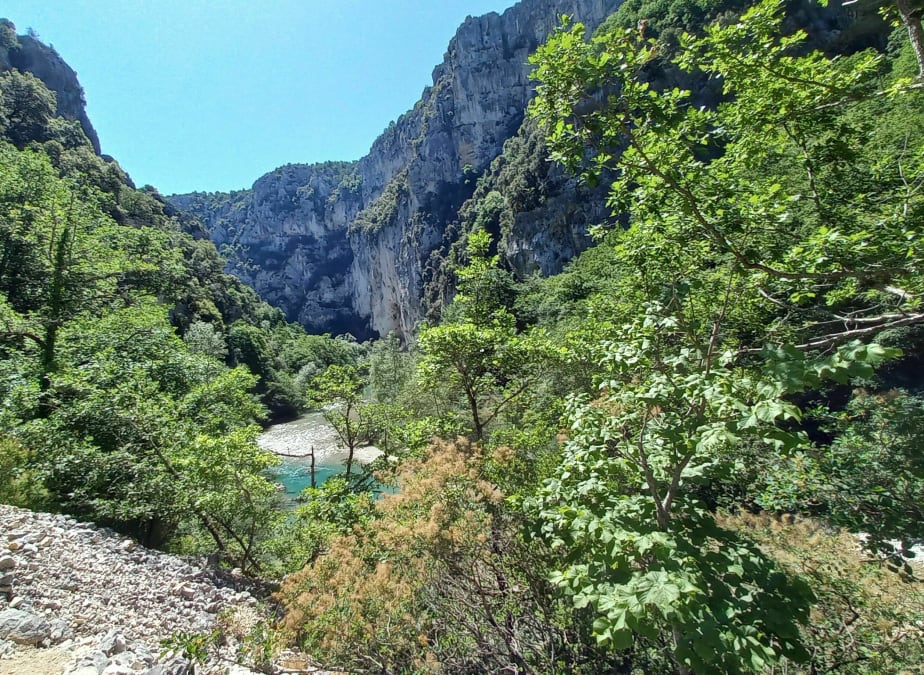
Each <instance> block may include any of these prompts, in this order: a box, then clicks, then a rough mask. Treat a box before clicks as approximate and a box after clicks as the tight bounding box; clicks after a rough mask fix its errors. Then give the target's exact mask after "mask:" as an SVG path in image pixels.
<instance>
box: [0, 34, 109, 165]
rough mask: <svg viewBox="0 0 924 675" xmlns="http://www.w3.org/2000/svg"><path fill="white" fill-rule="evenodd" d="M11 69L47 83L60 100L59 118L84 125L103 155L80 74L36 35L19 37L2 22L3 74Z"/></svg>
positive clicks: (0, 67) (0, 53) (0, 64)
mask: <svg viewBox="0 0 924 675" xmlns="http://www.w3.org/2000/svg"><path fill="white" fill-rule="evenodd" d="M11 68H16V69H17V70H19V71H21V72H24V73H25V72H28V73H32V74H33V75H35V76H36V77H37V78H38V79H40V80H41V81H42V82H44V83H45V86H46V87H48V88H49V89H50V90H51V91H53V92H54V93H55V96H56V98H57V104H58V109H57V115H58V116H59V117H63V118H64V119H67V120H71V121H74V120H76V121H78V122H80V126H81V128H83V132H84V133H85V134H86V135H87V138H89V139H90V142H91V143H92V144H93V149H94V150H95V151H96V154H99V152H100V146H99V137H98V136H97V135H96V130H95V129H94V128H93V125H92V124H90V118H89V117H87V111H86V101H85V99H84V97H83V88H82V87H81V86H80V83H79V82H78V81H77V73H75V72H74V69H73V68H71V67H70V66H69V65H67V63H65V62H64V59H62V58H61V55H60V54H58V52H56V51H55V50H54V48H53V47H49V46H47V45H44V44H42V43H41V42H40V41H39V40H38V39H37V38H35V37H33V36H32V35H19V36H17V35H16V26H14V25H13V24H12V23H11V22H10V21H8V20H6V19H0V72H2V71H4V70H10V69H11Z"/></svg>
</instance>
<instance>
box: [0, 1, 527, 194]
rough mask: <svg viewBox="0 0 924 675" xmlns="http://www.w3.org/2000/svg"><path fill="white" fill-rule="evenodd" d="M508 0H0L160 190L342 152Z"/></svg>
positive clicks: (122, 157) (123, 153)
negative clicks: (466, 28) (59, 61)
mask: <svg viewBox="0 0 924 675" xmlns="http://www.w3.org/2000/svg"><path fill="white" fill-rule="evenodd" d="M514 2H515V0H335V1H330V0H326V1H323V2H322V1H321V0H4V2H3V5H2V6H0V16H4V17H6V18H8V19H10V20H11V21H13V23H15V24H16V28H17V30H18V32H19V33H24V32H26V29H27V28H30V27H31V28H32V29H34V30H35V31H36V32H37V33H38V34H39V37H40V38H41V39H42V41H43V42H45V43H46V44H52V45H54V47H55V48H56V49H57V50H58V52H59V53H60V54H61V56H63V57H64V59H65V60H66V61H67V62H68V64H70V66H71V67H72V68H74V70H76V71H77V74H78V77H79V78H80V83H81V84H82V85H83V88H84V92H85V95H86V99H87V110H88V113H89V115H90V119H91V121H92V122H93V125H94V126H95V127H96V130H97V133H99V137H100V142H101V145H102V149H103V152H104V153H106V154H110V155H112V156H114V157H115V158H116V159H117V160H118V161H119V163H120V164H121V165H122V167H123V168H124V169H125V170H127V171H128V172H129V174H131V176H132V178H133V179H134V181H135V182H136V183H137V184H138V185H139V186H141V185H144V184H147V183H149V184H151V185H154V186H156V187H157V188H158V189H160V191H161V192H162V193H164V194H170V193H174V192H189V191H192V190H231V189H239V188H244V187H250V185H251V184H252V183H253V181H254V180H256V179H257V178H258V177H259V176H260V175H262V174H263V173H265V172H267V171H270V170H271V169H274V168H275V167H277V166H280V165H282V164H285V163H287V162H319V161H324V160H351V159H359V158H360V157H361V156H363V155H364V154H365V153H366V152H367V151H368V149H369V146H370V145H371V144H372V141H373V140H374V139H375V137H376V136H378V135H379V133H381V131H382V130H383V129H384V128H385V127H386V126H388V123H389V122H390V121H391V120H394V119H396V118H397V117H398V116H399V115H401V114H402V113H403V112H405V111H407V110H409V109H410V108H411V107H412V106H413V105H414V103H415V102H416V101H417V99H418V98H419V97H420V93H421V91H422V90H423V88H424V86H426V85H429V84H430V83H431V79H430V74H431V72H432V70H433V67H434V66H436V65H437V64H438V63H440V62H441V61H442V59H443V53H444V51H445V49H446V46H447V45H448V43H449V40H450V38H451V37H452V36H453V35H454V34H455V31H456V28H457V27H458V26H459V24H461V23H462V21H464V20H465V17H466V16H468V15H472V16H478V15H481V14H485V13H487V12H489V11H497V12H502V11H503V10H504V9H506V8H507V7H509V6H511V5H513V4H514Z"/></svg>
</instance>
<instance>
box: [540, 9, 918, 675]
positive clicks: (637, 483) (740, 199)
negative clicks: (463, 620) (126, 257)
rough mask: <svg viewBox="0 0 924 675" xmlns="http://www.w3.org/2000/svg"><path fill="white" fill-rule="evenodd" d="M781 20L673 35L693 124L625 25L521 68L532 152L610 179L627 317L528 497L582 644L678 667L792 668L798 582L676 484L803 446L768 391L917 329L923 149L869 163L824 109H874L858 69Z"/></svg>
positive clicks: (880, 351)
mask: <svg viewBox="0 0 924 675" xmlns="http://www.w3.org/2000/svg"><path fill="white" fill-rule="evenodd" d="M780 21H781V19H780V16H779V12H778V8H776V6H775V4H774V3H772V2H764V3H759V4H757V5H756V6H755V7H754V8H753V9H751V10H749V11H748V12H747V13H745V15H744V16H743V17H742V18H741V20H740V21H738V22H736V23H729V24H723V25H716V26H712V27H710V28H708V29H707V31H706V34H705V36H703V37H693V36H689V35H686V36H684V37H683V38H682V39H681V44H682V46H683V50H682V52H681V54H680V56H678V57H677V58H676V59H675V61H676V64H677V65H678V66H679V67H681V68H684V69H687V70H694V69H700V70H702V71H703V72H705V73H706V74H708V75H711V76H713V77H716V78H719V79H720V80H721V82H722V83H723V86H724V93H725V94H726V96H727V101H726V102H725V103H723V104H722V105H721V106H719V108H718V109H716V110H708V109H704V108H696V107H693V106H692V105H690V100H689V99H690V95H689V92H684V91H680V90H677V89H674V90H666V91H658V90H655V89H654V88H653V87H652V85H651V83H650V82H651V79H652V78H651V77H650V71H649V68H650V67H651V63H652V61H653V59H654V58H655V57H657V56H658V54H659V46H658V45H657V44H656V43H655V42H654V41H651V40H647V39H645V37H644V35H643V33H644V31H638V30H635V29H633V30H628V31H626V30H622V29H616V28H612V29H610V30H608V31H604V32H603V33H602V34H600V35H598V36H597V37H595V38H594V39H593V41H592V42H590V43H587V42H585V40H584V38H583V27H581V26H579V25H578V26H573V27H570V28H568V27H566V28H565V29H564V30H562V31H561V32H559V33H558V34H557V35H556V36H555V37H553V38H552V39H551V40H550V41H549V42H548V43H547V44H546V45H545V46H544V47H542V48H541V49H540V50H539V52H538V53H537V57H536V59H535V62H536V64H537V69H536V74H537V77H538V78H539V79H540V80H541V82H542V84H541V85H540V87H539V96H538V98H537V99H536V101H535V104H534V105H533V108H532V113H533V115H535V116H536V117H537V118H538V119H539V121H540V123H542V124H543V125H544V127H545V128H546V130H547V132H548V134H549V143H550V148H551V149H552V152H553V156H555V157H556V158H557V159H560V160H563V161H565V162H566V163H568V164H569V165H570V166H571V167H572V168H575V169H576V168H578V167H580V166H581V164H582V162H585V161H586V159H587V158H588V157H589V158H590V161H589V173H591V174H596V173H598V172H599V171H600V170H602V169H604V168H606V169H611V170H613V171H614V172H615V175H617V176H619V178H618V180H617V181H616V182H615V183H614V185H613V188H612V191H611V195H610V203H611V206H612V207H613V209H614V212H615V213H620V212H625V213H628V214H630V227H629V229H628V230H627V231H626V232H625V233H620V234H619V235H618V241H619V244H618V247H617V250H616V251H617V257H618V258H619V259H620V260H621V265H622V266H623V267H624V269H625V270H626V272H627V279H626V282H625V284H626V286H627V287H632V286H634V287H635V290H633V291H632V292H633V293H638V294H640V295H641V300H642V303H641V308H640V309H641V311H639V310H636V311H635V312H632V311H631V309H630V308H627V307H623V308H622V310H621V311H623V312H625V313H624V314H623V315H622V316H620V317H618V323H617V324H616V325H619V323H621V324H622V327H621V328H618V329H617V330H616V331H615V334H614V335H613V337H612V339H609V340H607V341H606V342H604V343H603V344H602V354H601V364H602V366H603V368H602V371H601V373H600V375H599V379H600V389H599V393H598V395H597V396H596V397H594V398H590V397H586V398H581V397H578V398H575V399H574V400H572V402H571V404H570V406H569V415H568V417H569V420H570V430H569V440H568V442H567V443H566V444H565V447H564V449H563V450H564V454H563V461H562V466H561V468H560V470H559V472H558V475H557V477H555V478H553V479H551V480H549V481H548V482H547V484H546V485H545V487H544V488H543V490H542V492H541V494H540V496H539V497H538V499H536V500H534V501H532V502H530V505H531V508H532V509H534V511H533V512H534V513H535V514H536V516H537V518H538V528H539V532H540V533H541V535H542V536H543V537H544V538H545V539H546V540H547V541H548V542H549V543H550V544H551V545H552V546H553V547H554V548H557V549H558V550H561V551H563V552H564V553H565V555H566V559H567V561H568V564H567V565H565V566H564V567H563V568H562V569H560V570H559V571H558V572H557V573H556V574H555V575H554V579H555V581H556V583H558V584H559V585H560V587H561V588H562V589H563V590H565V591H566V592H567V593H569V594H570V595H571V596H572V598H573V601H574V603H575V605H576V606H577V607H586V608H590V609H591V610H592V611H593V612H594V615H595V617H596V621H595V624H594V632H595V634H596V636H597V639H598V640H599V641H601V642H603V643H607V644H611V645H613V646H614V647H615V648H618V649H628V648H634V649H643V648H644V645H646V644H647V645H650V646H653V647H655V648H656V649H664V648H665V647H666V648H667V651H666V653H667V654H669V655H670V664H669V665H667V667H670V668H673V669H676V670H679V671H680V672H688V671H690V670H694V671H696V672H716V671H722V672H737V671H745V670H757V671H759V670H762V669H764V668H766V667H768V666H769V665H770V664H773V663H775V662H779V661H780V660H781V659H783V658H788V659H791V660H800V659H805V658H806V657H807V653H806V651H805V649H804V646H803V645H802V643H801V640H800V633H799V627H798V624H799V623H800V622H805V621H806V620H807V618H808V608H809V605H810V602H811V600H812V594H811V592H810V590H809V589H808V588H807V587H805V585H804V584H802V583H801V582H800V581H798V580H796V579H792V578H790V577H788V576H787V575H786V574H784V573H782V571H781V569H780V568H779V566H778V565H776V564H774V563H773V561H772V560H771V559H770V558H768V557H767V556H766V555H765V554H764V553H762V552H761V551H760V549H758V548H757V547H756V546H754V545H753V544H752V543H749V542H748V541H747V540H746V539H745V538H742V537H741V536H739V535H737V534H735V533H733V532H729V531H728V530H727V529H725V528H722V527H720V526H718V525H717V524H716V522H715V520H714V517H713V515H712V513H711V512H710V511H709V509H708V508H707V505H706V504H704V503H702V502H701V501H700V500H699V499H698V495H699V491H698V488H699V486H701V485H703V484H709V483H710V482H714V481H721V480H724V479H726V478H727V477H728V476H731V475H734V474H735V473H737V472H740V471H742V470H743V469H744V468H745V461H746V457H747V453H749V452H756V453H758V454H763V455H770V456H772V455H773V454H775V453H776V454H779V453H782V454H786V453H790V452H792V451H793V450H795V449H796V448H799V447H807V445H808V444H807V440H806V438H805V437H804V436H803V435H800V434H797V433H794V432H793V431H792V427H793V424H794V422H796V421H798V419H799V417H800V411H799V409H798V408H797V407H796V406H794V405H793V404H792V403H791V402H790V400H789V399H790V397H792V396H793V395H794V394H796V393H798V392H801V391H803V390H804V389H806V388H810V387H817V386H819V384H820V382H821V381H822V380H823V379H825V378H834V379H836V380H837V381H840V382H846V381H848V380H849V378H851V377H857V376H863V377H869V376H870V374H871V373H872V367H873V366H875V365H876V364H877V363H878V362H880V361H881V360H882V359H883V358H885V357H888V356H892V355H894V352H893V351H891V350H887V349H884V348H881V347H879V346H878V345H875V344H872V345H864V344H861V343H859V342H857V341H856V339H857V338H863V337H869V336H874V335H875V334H877V333H878V332H880V331H882V330H885V329H887V328H892V327H895V326H900V325H907V324H911V323H915V322H921V321H924V315H921V314H920V312H919V311H918V310H917V308H916V302H915V301H914V299H913V297H912V296H914V297H917V294H918V293H919V292H920V290H921V287H920V271H919V270H920V266H921V263H922V262H924V261H922V259H921V257H920V253H919V251H920V249H919V246H917V240H918V238H919V235H918V234H917V233H918V232H919V231H920V230H919V225H920V218H921V201H920V195H919V194H918V192H919V190H918V188H917V186H919V185H920V182H921V165H920V163H919V161H918V160H919V158H920V155H919V154H918V153H919V149H920V147H921V141H922V139H921V137H920V136H916V137H911V138H906V139H905V142H906V143H907V144H908V147H909V148H913V150H911V151H910V152H909V155H910V157H906V156H905V155H904V154H901V155H899V156H897V157H893V158H888V157H882V156H879V158H877V160H878V161H876V162H875V163H871V162H870V157H872V156H875V154H876V149H875V148H872V147H871V146H869V145H866V146H864V144H863V141H862V139H863V138H864V136H863V134H862V133H860V127H861V126H862V124H860V123H859V122H858V121H857V120H853V121H852V123H847V118H846V117H845V116H844V115H845V111H847V110H849V109H851V108H852V106H853V105H857V104H856V103H855V102H857V101H861V100H862V99H864V98H865V97H869V96H874V95H875V94H876V93H877V92H876V90H875V88H874V87H875V86H876V84H877V83H876V80H875V79H874V78H873V75H874V73H875V72H876V69H877V68H878V63H877V59H876V57H875V56H874V55H870V54H860V55H857V56H855V57H853V58H852V59H850V60H849V61H832V60H830V59H827V58H825V57H824V56H823V55H821V54H817V53H809V54H805V55H801V56H795V55H793V54H794V53H795V52H796V50H797V47H798V45H799V43H800V41H801V40H802V39H803V38H804V34H802V33H800V32H797V33H795V34H793V35H789V36H785V37H781V31H780ZM885 95H891V96H896V97H901V96H915V95H916V94H915V93H914V92H911V91H906V90H902V89H900V88H894V89H891V90H889V91H888V93H886V94H885ZM857 125H859V126H857ZM867 138H868V136H867ZM855 143H856V144H855ZM874 167H875V168H874ZM848 186H849V187H850V189H847V187H848ZM860 186H862V187H860ZM909 186H910V187H909ZM665 254H668V255H665ZM755 305H756V306H757V307H759V308H760V312H762V313H764V315H765V316H766V317H767V318H768V319H770V320H769V321H766V322H765V323H763V324H760V323H757V322H755V321H754V320H753V319H754V317H755V316H759V315H760V312H758V313H754V312H753V311H752V310H751V309H749V306H755ZM748 316H750V319H746V317H748ZM740 319H745V320H740ZM831 320H834V321H837V322H838V323H841V324H842V326H843V327H842V328H839V329H833V330H827V331H826V330H825V329H826V328H829V327H831V326H833V325H836V324H834V323H829V321H831ZM767 343H777V344H781V343H782V344H783V345H784V346H782V347H773V348H769V347H765V345H766V344H767ZM819 350H826V351H827V353H826V354H824V355H820V354H819V353H818V352H819Z"/></svg>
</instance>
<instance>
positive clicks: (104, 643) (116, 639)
mask: <svg viewBox="0 0 924 675" xmlns="http://www.w3.org/2000/svg"><path fill="white" fill-rule="evenodd" d="M126 646H127V645H126V642H125V637H124V636H122V635H121V634H120V633H119V632H117V631H116V630H115V629H112V630H110V631H109V632H108V633H106V635H105V636H104V637H103V639H102V640H100V641H99V643H98V645H97V648H98V649H99V650H100V651H101V652H103V653H104V654H105V655H106V656H112V655H114V654H121V653H122V652H124V651H125V648H126Z"/></svg>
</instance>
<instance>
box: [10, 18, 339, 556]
mask: <svg viewBox="0 0 924 675" xmlns="http://www.w3.org/2000/svg"><path fill="white" fill-rule="evenodd" d="M0 31H2V44H3V50H4V52H3V54H4V58H3V59H2V61H3V62H4V63H6V64H8V65H11V64H16V63H21V62H23V61H24V60H25V62H26V63H27V64H29V65H30V67H33V68H34V70H35V71H36V72H38V73H40V74H41V73H43V72H45V69H43V65H42V64H43V63H46V62H45V61H43V59H59V58H60V57H57V55H56V54H54V53H53V52H52V51H51V50H49V49H48V48H47V47H44V45H41V44H40V43H38V42H37V41H36V40H34V39H33V38H31V37H28V36H21V39H22V43H21V42H20V37H18V36H17V35H16V33H15V29H14V27H13V26H12V24H10V23H9V22H3V23H2V25H0ZM43 50H44V51H43ZM24 51H28V54H29V58H28V59H26V58H25V57H23V56H22V54H21V53H20V52H24ZM50 70H51V71H52V72H60V68H58V69H57V70H55V69H54V68H51V69H50ZM50 82H51V83H53V84H56V85H57V86H59V87H62V88H66V87H71V89H70V90H66V89H65V90H63V91H62V92H61V94H60V96H59V94H57V93H56V92H54V91H51V90H50V89H48V87H46V85H45V83H44V82H43V81H42V80H41V79H39V78H38V77H36V76H35V75H34V74H33V73H32V72H30V71H21V70H19V69H18V68H16V67H8V68H7V69H5V70H4V72H2V74H0V155H2V162H0V224H2V230H0V298H2V300H0V357H2V358H0V368H2V373H3V375H2V384H0V391H2V399H3V406H2V413H0V415H2V418H3V433H2V438H0V444H2V448H3V453H2V457H0V462H2V467H3V469H2V473H3V479H2V481H0V496H2V498H3V500H4V501H6V502H10V503H14V504H28V505H31V506H35V507H42V508H52V509H63V510H65V511H67V512H70V513H73V514H76V515H79V516H81V517H85V518H90V519H93V520H96V521H99V522H103V523H106V524H110V525H114V526H117V527H119V528H121V529H124V530H126V531H129V532H132V533H134V534H135V535H136V536H138V537H139V538H140V539H141V540H142V541H145V542H147V543H150V544H156V545H168V544H169V545H184V546H189V547H190V550H196V549H198V548H201V546H203V545H204V546H205V547H206V549H207V550H211V548H212V547H218V548H219V549H221V550H223V551H224V552H225V554H226V555H227V556H228V559H229V560H232V559H238V560H239V561H241V562H246V563H247V564H256V560H255V559H253V558H254V556H253V555H252V554H251V552H250V549H251V548H252V547H253V538H254V536H255V535H254V532H253V528H254V526H255V523H256V522H257V521H258V520H259V519H260V518H264V519H265V514H266V513H271V512H272V505H273V504H275V501H276V496H275V489H274V487H273V486H272V484H271V483H269V482H268V481H267V480H266V479H265V478H264V477H263V470H264V469H265V468H266V467H267V466H269V465H270V464H272V463H273V462H274V461H275V460H274V458H273V457H272V456H270V455H267V454H266V453H263V452H262V451H260V450H259V449H258V448H257V446H256V444H255V441H254V439H255V436H256V433H257V432H258V431H259V426H256V425H257V424H259V423H262V422H263V421H265V420H266V419H267V417H268V415H271V416H276V417H280V416H281V417H285V416H294V415H295V414H297V412H298V411H299V410H301V409H303V408H304V407H305V405H306V403H305V395H304V392H305V389H306V384H307V381H308V379H309V378H310V376H311V375H312V374H314V373H315V372H319V371H321V370H323V369H324V368H326V367H327V366H329V365H331V364H334V363H341V364H342V363H351V362H352V361H353V360H354V359H355V353H356V349H357V346H356V345H355V343H353V342H351V341H343V340H333V339H330V338H329V337H327V336H309V335H306V334H305V333H304V331H303V330H302V329H301V328H300V327H298V326H296V325H293V324H289V323H287V322H286V321H285V320H284V317H283V316H282V314H281V312H280V311H279V310H277V309H273V308H272V307H270V306H268V305H266V304H265V303H263V302H262V301H261V300H260V299H259V298H258V297H257V296H256V294H255V293H254V292H253V291H252V290H251V289H249V288H247V287H246V286H244V285H243V284H241V283H240V282H239V281H238V280H237V279H235V278H234V277H232V276H230V275H228V274H226V273H225V272H224V271H223V268H224V265H225V261H224V260H223V259H222V258H221V256H220V255H219V254H218V252H217V251H216V250H215V247H214V246H213V245H212V244H211V243H210V242H208V241H205V240H196V239H194V238H193V237H192V236H190V235H188V234H186V233H184V231H183V230H182V229H181V227H180V223H179V220H178V218H177V214H176V211H175V210H174V209H172V208H171V207H169V206H168V205H167V204H166V202H165V201H164V200H163V198H162V197H161V196H160V195H159V194H158V193H157V191H156V189H154V188H152V187H150V186H146V187H144V188H142V189H140V190H139V189H136V188H135V186H134V185H133V184H132V182H131V180H130V179H129V177H128V176H127V175H126V174H125V172H124V171H122V169H121V168H120V167H119V165H118V163H116V162H115V161H114V160H112V159H111V158H107V157H102V156H100V155H98V154H97V152H96V148H95V146H94V142H92V141H91V140H90V139H89V138H88V137H87V135H86V133H85V131H84V128H83V127H82V126H81V122H80V119H79V116H78V115H76V114H75V113H74V109H73V107H71V108H67V107H63V106H62V105H60V103H59V99H60V98H62V97H63V98H69V99H71V100H73V99H75V98H76V99H78V100H82V93H81V92H80V91H79V85H76V79H73V80H70V81H69V80H68V79H67V78H63V79H62V78H59V79H58V80H55V79H53V78H51V79H50ZM75 86H76V87H78V89H76V90H74V89H73V87H75ZM81 110H82V108H81ZM261 514H263V515H261ZM202 536H205V537H206V538H207V540H208V541H209V543H204V541H205V540H203V539H202ZM183 541H186V542H187V543H186V544H183V543H182V542H183ZM248 559H250V560H248Z"/></svg>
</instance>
